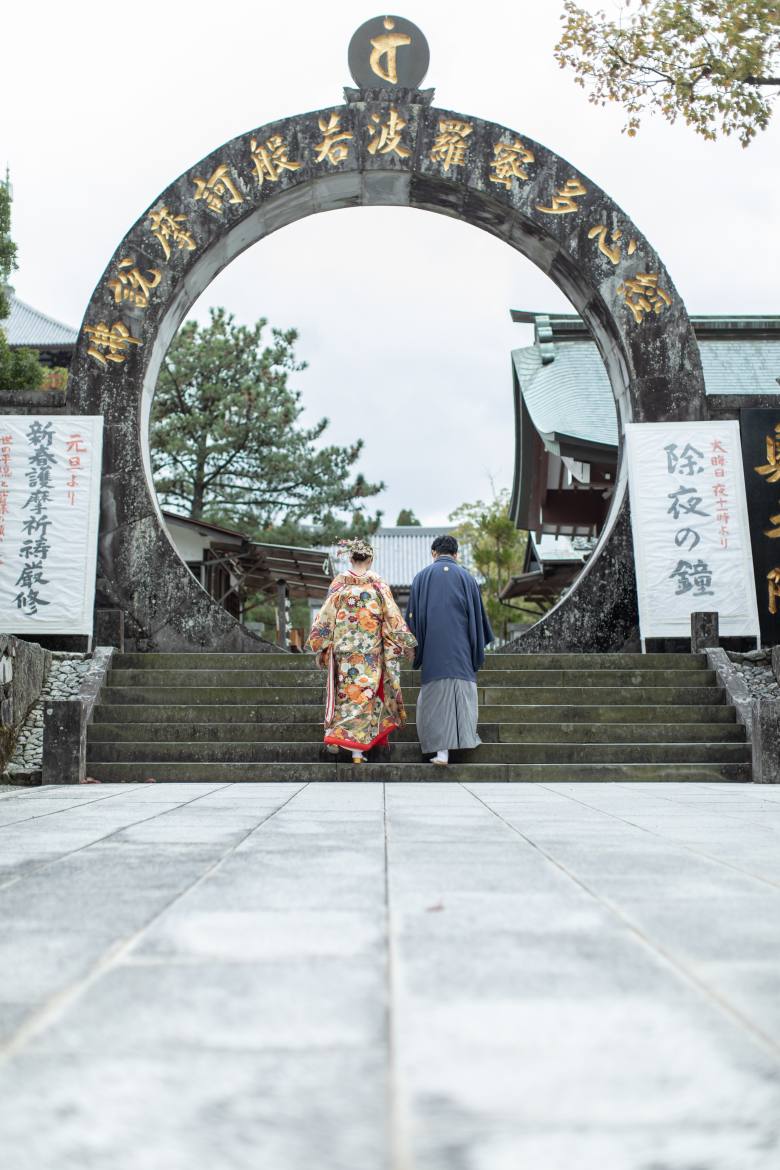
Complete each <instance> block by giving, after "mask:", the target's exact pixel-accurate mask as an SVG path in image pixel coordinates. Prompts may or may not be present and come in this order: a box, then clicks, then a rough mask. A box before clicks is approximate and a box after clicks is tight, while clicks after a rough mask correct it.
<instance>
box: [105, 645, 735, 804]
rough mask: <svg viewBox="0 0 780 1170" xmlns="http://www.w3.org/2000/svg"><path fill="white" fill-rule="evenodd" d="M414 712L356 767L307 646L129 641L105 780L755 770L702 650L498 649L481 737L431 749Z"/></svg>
mask: <svg viewBox="0 0 780 1170" xmlns="http://www.w3.org/2000/svg"><path fill="white" fill-rule="evenodd" d="M403 687H404V696H405V699H406V702H407V707H408V711H409V719H410V723H409V725H407V727H406V728H404V730H403V731H402V732H400V733H397V734H396V735H395V736H394V737H393V738H392V740H391V746H390V748H389V750H388V749H378V750H377V752H376V753H375V754H376V755H377V756H378V757H379V758H378V759H376V760H371V761H370V762H369V763H368V764H365V765H362V766H359V767H356V766H355V765H353V764H352V763H351V762H350V760H349V756H348V754H347V753H342V754H341V755H340V756H339V757H338V758H337V759H334V757H333V756H331V755H329V754H327V753H326V752H325V751H324V748H323V745H322V718H323V686H322V672H321V671H320V670H318V669H317V668H316V666H315V665H314V662H313V660H312V659H311V658H310V657H309V656H308V655H305V656H304V655H294V654H263V655H257V654H209V653H199V654H123V655H119V656H117V657H116V658H115V659H114V663H113V669H112V670H111V672H110V674H109V677H108V681H107V685H106V686H105V687H104V689H103V692H102V694H101V696H100V703H99V705H98V706H97V707H96V709H95V714H94V721H93V723H92V724H91V726H90V728H89V739H88V749H87V750H88V756H87V759H88V772H89V774H90V775H91V776H93V777H94V778H95V779H97V780H103V781H106V782H108V781H114V782H118V781H137V780H146V779H149V778H154V779H156V780H160V781H163V780H191V781H203V780H207V781H212V780H213V781H228V782H229V781H245V780H251V781H258V780H268V781H284V780H290V781H296V780H297V781H301V780H464V781H478V780H493V781H497V780H509V781H512V780H515V781H520V780H524V781H545V780H548V781H567V780H702V781H713V780H750V776H751V771H750V748H749V745H748V744H747V743H746V742H745V734H744V728H743V727H742V726H741V725H739V724H738V723H737V722H736V713H735V710H734V708H733V707H731V706H727V705H726V703H725V701H724V692H723V690H722V689H721V688H720V687H719V686H718V683H717V678H716V676H715V674H714V673H713V672H712V671H710V670H708V669H707V664H706V660H705V657H704V655H690V654H645V655H642V654H534V655H530V654H529V655H519V654H491V655H489V656H488V660H487V663H486V666H485V669H484V670H482V671H481V672H480V675H479V700H480V736H481V737H482V740H483V741H484V742H483V744H482V746H481V747H479V748H477V749H476V750H474V751H470V752H460V753H453V756H452V757H451V760H452V763H451V765H450V767H449V768H448V769H444V768H434V767H433V766H432V765H431V764H428V763H424V762H422V757H421V756H420V751H419V747H418V745H417V742H416V734H415V727H414V705H415V700H416V697H417V687H418V678H417V676H416V675H415V674H414V673H412V672H411V671H409V672H406V673H405V675H404V678H403Z"/></svg>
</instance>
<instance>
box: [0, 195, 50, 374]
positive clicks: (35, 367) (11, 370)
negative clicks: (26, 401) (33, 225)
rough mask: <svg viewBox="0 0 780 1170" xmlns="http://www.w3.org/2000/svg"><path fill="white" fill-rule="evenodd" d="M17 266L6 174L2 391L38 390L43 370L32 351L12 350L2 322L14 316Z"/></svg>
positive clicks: (1, 226) (0, 207)
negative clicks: (13, 288) (11, 282)
mask: <svg viewBox="0 0 780 1170" xmlns="http://www.w3.org/2000/svg"><path fill="white" fill-rule="evenodd" d="M16 267H17V265H16V244H15V243H14V242H13V240H12V239H11V184H10V182H9V180H8V174H7V172H6V178H5V182H4V183H3V182H0V390H37V389H38V387H39V386H40V384H41V382H42V381H43V367H42V366H41V364H40V363H39V361H38V356H37V354H36V353H34V352H33V350H31V349H11V347H10V346H9V344H8V341H7V339H6V336H5V333H4V332H3V329H2V324H1V323H2V322H3V321H4V320H5V319H6V317H7V316H8V314H9V313H10V312H11V303H10V300H9V295H8V294H9V287H10V286H9V283H8V282H9V280H10V279H11V273H12V272H13V271H14V269H15V268H16Z"/></svg>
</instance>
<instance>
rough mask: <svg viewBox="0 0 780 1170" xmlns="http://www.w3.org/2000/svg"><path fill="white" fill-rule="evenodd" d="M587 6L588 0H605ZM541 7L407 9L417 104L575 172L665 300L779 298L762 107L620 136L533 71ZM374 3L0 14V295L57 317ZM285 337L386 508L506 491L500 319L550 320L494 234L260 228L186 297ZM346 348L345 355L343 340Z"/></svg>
mask: <svg viewBox="0 0 780 1170" xmlns="http://www.w3.org/2000/svg"><path fill="white" fill-rule="evenodd" d="M601 6H602V7H606V8H607V9H610V8H611V3H610V0H602V4H601ZM560 9H561V4H560V3H559V2H558V0H544V2H543V3H540V2H539V0H485V2H484V3H482V4H480V5H477V6H472V5H457V6H456V5H455V4H454V3H451V2H450V3H444V2H442V0H415V2H414V3H412V4H410V5H408V6H407V7H405V8H403V9H401V10H400V13H399V14H400V15H403V16H406V17H407V18H409V19H410V20H413V21H414V22H415V23H416V24H418V25H419V26H420V27H421V28H422V30H423V32H424V33H425V34H426V36H427V38H428V41H429V43H430V47H431V65H430V70H429V73H428V77H427V79H426V82H425V84H426V85H431V86H435V87H436V102H437V104H440V105H442V106H445V107H449V108H453V109H456V110H458V111H460V112H462V113H464V114H472V115H474V116H476V117H481V118H485V119H488V120H492V121H496V122H500V123H503V124H505V125H507V126H509V127H511V128H513V129H516V130H517V131H519V132H520V133H521V134H523V135H527V136H528V137H530V138H533V139H536V140H537V141H539V142H542V143H544V144H545V145H547V146H548V147H550V148H551V149H552V150H555V151H557V152H558V153H559V154H561V155H563V156H564V157H566V158H568V159H570V160H571V161H572V163H573V164H575V165H576V166H577V167H578V168H580V169H581V170H582V171H584V172H585V174H587V175H590V176H591V177H592V178H593V180H594V182H596V183H598V184H599V185H600V186H601V187H602V188H604V189H605V190H606V191H607V192H608V193H609V194H610V195H611V196H612V197H613V198H614V199H615V200H616V202H617V203H618V204H620V205H621V206H622V207H623V208H624V209H625V210H626V212H627V213H628V214H629V215H630V216H631V217H632V218H633V220H634V221H635V222H636V224H637V225H638V226H639V228H640V229H641V230H642V231H643V232H644V233H645V234H646V235H647V237H648V238H649V239H650V241H651V243H652V244H653V245H654V246H655V247H656V249H657V251H658V252H659V253H660V255H661V257H662V259H663V260H664V262H665V264H666V265H667V267H668V269H669V271H670V273H671V275H672V278H673V280H674V281H675V283H676V286H677V288H678V290H679V291H680V293H681V294H682V296H683V297H684V299H685V301H686V302H687V305H688V309H689V311H691V312H693V313H697V312H698V313H702V312H704V313H729V312H733V313H748V312H766V313H776V312H778V311H780V304H779V300H778V293H777V290H778V280H779V273H780V264H779V263H778V262H779V261H780V233H778V211H780V194H778V192H779V191H780V175H779V174H778V159H779V158H780V149H779V147H780V122H776V123H775V124H774V125H773V126H772V127H771V129H770V130H769V131H768V132H766V133H764V134H762V135H761V136H760V137H759V139H758V141H757V142H756V143H755V144H754V145H753V146H751V147H750V148H749V149H748V150H743V149H742V148H741V147H740V146H739V144H738V143H737V142H736V141H723V142H719V143H715V144H712V143H705V142H703V141H701V140H700V139H698V138H697V137H695V136H694V135H693V133H692V132H690V131H688V130H686V129H685V128H684V127H682V126H678V127H670V126H668V125H667V124H666V123H665V122H661V121H659V120H653V121H649V122H647V123H646V124H645V126H644V128H643V129H642V131H641V132H640V134H639V136H638V137H637V138H635V139H628V138H626V137H625V136H624V135H621V133H620V127H621V125H622V117H621V113H620V111H619V110H615V109H610V110H600V109H595V108H594V107H592V106H590V105H589V104H588V103H587V100H586V98H585V96H584V95H583V93H582V91H581V90H579V89H578V88H577V87H576V86H574V84H573V83H572V80H571V77H570V76H569V75H568V74H566V73H563V72H561V71H560V70H559V69H558V68H557V66H556V65H555V62H554V60H553V45H554V43H555V40H556V34H557V27H558V17H559V13H560ZM375 15H377V9H376V8H375V6H374V4H373V3H360V2H355V0H346V2H345V0H342V2H341V3H339V4H334V5H325V4H322V3H321V2H319V3H315V2H314V0H297V2H295V3H288V4H268V3H258V2H257V0H254V2H252V3H249V2H247V0H231V2H230V3H228V4H224V3H216V2H215V0H209V2H203V0H187V2H186V3H184V2H183V0H134V2H133V3H132V4H128V5H110V6H107V5H106V4H105V3H104V2H100V3H98V2H97V0H72V2H70V3H67V4H63V3H61V2H57V3H53V2H52V0H43V3H37V4H31V3H27V4H13V5H9V6H7V8H6V10H4V13H3V16H2V36H3V52H2V57H3V63H2V74H0V76H2V82H3V85H2V100H1V101H0V111H1V112H0V163H4V162H5V160H7V161H8V163H9V164H10V166H11V172H12V180H13V185H14V210H13V215H14V220H13V232H14V237H15V239H16V241H17V243H18V245H19V258H20V268H19V271H18V272H17V273H16V274H15V276H14V284H15V287H16V290H17V292H18V294H19V296H20V297H21V298H22V299H23V300H26V301H28V302H30V303H31V304H33V305H35V306H36V308H39V309H41V310H42V311H43V312H45V313H48V314H50V315H52V316H54V317H56V318H59V319H60V320H62V321H65V322H67V323H68V324H72V325H74V326H77V325H79V323H80V321H81V318H82V316H83V313H84V310H85V307H86V304H87V301H88V299H89V297H90V294H91V293H92V290H93V288H94V285H95V284H96V282H97V280H98V278H99V276H100V274H101V273H102V271H103V268H104V267H105V265H106V263H107V261H108V259H109V258H110V256H111V254H112V253H113V251H114V249H115V248H116V247H117V245H118V243H119V241H120V240H121V238H122V236H123V235H124V234H125V232H126V231H127V230H128V228H129V227H130V225H131V224H132V223H133V222H134V221H135V219H136V218H137V217H138V215H139V214H140V213H141V212H142V211H143V210H144V208H145V207H146V206H147V205H148V204H149V203H151V202H152V201H153V200H154V199H155V198H156V196H157V195H158V193H159V192H160V191H162V190H163V188H165V187H166V186H167V185H168V184H169V183H170V182H171V181H172V180H173V179H174V178H176V177H177V176H178V175H179V174H180V173H181V172H182V171H184V170H185V169H187V168H189V167H190V166H192V165H193V164H194V163H195V162H196V161H197V160H198V159H200V158H201V157H203V156H204V155H206V154H208V153H209V152H210V151H212V150H213V149H215V148H216V147H217V146H218V145H219V144H220V143H222V142H224V141H226V140H228V139H230V138H232V137H234V136H235V135H236V134H238V133H240V132H243V131H245V130H249V129H252V128H254V127H256V126H258V125H261V124H263V123H265V122H268V121H271V120H273V119H275V118H279V117H284V116H288V115H292V114H297V113H302V112H304V111H306V110H310V109H318V108H320V107H322V106H326V105H329V104H332V103H337V102H339V101H340V100H341V93H342V88H343V86H344V85H345V84H351V79H350V77H349V72H348V69H347V63H346V53H347V45H348V43H349V39H350V36H351V35H352V33H353V31H354V30H355V29H356V28H357V27H358V25H360V24H361V23H362V22H363V21H364V20H366V19H368V18H369V17H372V16H375ZM211 305H225V306H226V307H227V308H228V309H230V310H231V311H233V312H234V313H235V314H236V316H237V317H238V318H239V320H241V321H245V322H250V321H253V320H254V319H256V318H257V317H260V316H265V317H267V318H268V319H269V321H270V322H271V323H273V324H275V325H279V326H289V325H295V326H296V327H297V328H298V329H299V330H300V335H301V336H300V342H299V353H300V356H301V357H303V358H305V359H306V360H307V361H308V362H309V369H308V370H307V371H305V372H304V373H303V374H301V375H300V376H299V382H298V385H299V387H300V389H301V390H302V392H303V395H304V400H305V403H306V408H307V414H308V415H309V416H310V417H311V418H312V419H313V418H319V417H320V416H321V415H327V416H328V417H329V418H330V419H331V427H330V430H329V432H328V434H329V436H330V440H331V441H335V442H340V443H348V442H351V441H352V440H353V439H354V438H356V437H357V436H362V437H363V438H364V439H365V441H366V445H365V453H364V457H363V460H362V470H363V471H364V472H365V474H366V476H367V477H369V478H371V479H383V480H385V481H386V483H387V485H388V487H387V491H386V492H384V493H383V494H382V496H381V497H378V501H377V503H378V506H380V507H381V508H383V510H384V512H385V521H386V522H387V523H393V522H394V521H395V517H396V514H397V512H398V510H399V508H401V507H405V506H408V507H412V508H414V509H415V511H416V512H417V515H418V516H419V517H420V518H421V519H422V520H423V521H425V522H428V523H431V524H437V523H442V522H444V521H445V520H446V518H447V515H448V513H449V512H450V511H452V510H453V509H454V508H455V507H457V506H458V505H459V504H460V503H461V502H463V501H464V500H473V499H476V498H478V497H482V498H485V497H486V496H489V494H490V490H491V487H490V483H491V478H492V480H493V482H494V483H495V485H496V487H501V486H510V484H511V472H512V461H513V442H512V397H511V376H510V358H509V353H510V350H511V349H512V348H513V347H515V346H517V345H522V344H527V343H528V340H529V335H530V330H529V329H528V328H527V327H521V326H516V325H512V324H511V322H510V321H509V309H510V308H523V309H536V310H566V309H568V307H569V306H568V304H567V302H566V301H565V299H564V297H563V296H562V294H561V293H560V292H559V291H558V289H557V288H556V287H555V286H554V285H552V284H551V283H550V282H549V281H548V280H547V279H546V278H545V277H544V276H542V275H541V273H539V272H538V271H537V270H536V268H535V267H534V266H533V265H532V264H531V263H530V262H529V261H527V260H525V259H524V258H523V257H521V256H520V255H518V254H517V253H516V252H514V251H513V250H512V249H510V248H509V247H507V246H506V245H504V244H502V243H500V242H499V241H497V240H495V239H493V238H492V237H490V236H488V235H486V234H484V233H482V232H480V231H478V230H477V229H475V228H472V227H469V226H467V225H464V224H461V223H458V222H456V221H453V220H449V219H446V218H444V217H441V216H438V215H435V214H431V213H429V212H421V211H412V210H410V209H402V208H396V209H390V208H356V209H350V210H345V211H337V212H331V213H328V214H325V215H318V216H314V217H312V218H310V219H307V220H303V221H301V222H299V223H297V224H293V225H292V226H290V227H287V228H285V229H283V230H282V231H280V232H277V233H276V234H275V235H272V236H270V237H269V238H268V239H267V240H264V241H261V242H260V243H259V244H257V245H255V247H253V248H251V249H250V250H249V251H248V252H246V253H244V254H243V256H241V257H240V258H239V259H238V260H236V261H235V262H234V263H233V264H232V265H231V266H230V267H229V268H228V269H227V270H226V271H225V272H224V273H222V274H221V276H219V277H218V278H217V279H216V280H215V281H214V283H213V284H212V285H211V286H210V287H209V288H208V289H207V290H206V292H205V293H204V294H203V296H202V297H201V299H200V301H199V302H198V303H197V305H196V306H195V308H194V310H193V315H194V316H196V317H198V318H199V319H204V318H205V317H207V314H208V308H209V306H211ZM355 339H359V341H360V342H361V344H359V345H355Z"/></svg>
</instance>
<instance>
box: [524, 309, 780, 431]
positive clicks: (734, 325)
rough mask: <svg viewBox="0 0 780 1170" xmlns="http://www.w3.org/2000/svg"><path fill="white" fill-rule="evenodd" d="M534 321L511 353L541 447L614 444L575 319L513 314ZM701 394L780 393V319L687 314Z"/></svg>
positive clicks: (603, 375) (607, 409)
mask: <svg viewBox="0 0 780 1170" xmlns="http://www.w3.org/2000/svg"><path fill="white" fill-rule="evenodd" d="M512 316H513V319H514V320H517V321H524V322H526V323H533V324H534V326H535V338H534V344H533V345H530V346H525V347H523V348H522V349H516V350H513V351H512V362H513V366H514V369H515V373H516V375H517V380H518V382H519V385H520V388H521V391H522V395H523V399H524V401H525V404H526V406H527V408H528V412H529V414H530V416H531V419H532V421H533V424H534V426H535V428H536V430H537V431H538V432H539V434H540V435H541V436H542V438H543V439H544V440H545V443H546V444H547V443H548V442H549V443H552V445H553V446H554V447H555V446H557V436H559V435H566V436H570V437H572V438H575V439H580V440H584V441H585V442H586V443H596V444H600V445H606V446H610V447H616V446H617V442H618V433H617V417H616V413H615V404H614V399H613V396H612V389H611V387H610V384H609V379H608V377H607V372H606V369H605V367H604V363H603V361H602V360H601V357H600V355H599V352H598V350H597V348H596V343H595V342H594V341H593V339H592V338H591V336H590V334H589V332H588V330H587V327H586V326H585V324H584V322H583V321H582V320H581V318H580V317H578V316H577V315H576V314H573V313H572V314H563V313H562V314H558V315H554V314H549V315H546V314H541V313H533V314H532V313H517V312H515V313H513V314H512ZM691 323H692V325H693V328H694V332H695V334H696V338H697V340H698V342H699V349H700V351H701V360H702V366H703V369H704V383H705V390H706V393H707V395H708V396H712V395H732V394H740V395H772V396H780V384H778V378H779V377H780V317H768V316H763V317H762V316H742V317H726V316H723V317H721V316H700V317H691Z"/></svg>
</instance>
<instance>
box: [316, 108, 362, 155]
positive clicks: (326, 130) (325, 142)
mask: <svg viewBox="0 0 780 1170" xmlns="http://www.w3.org/2000/svg"><path fill="white" fill-rule="evenodd" d="M317 121H318V123H319V127H320V130H321V131H322V142H318V143H317V144H316V146H315V147H314V149H315V150H316V151H317V156H316V158H315V160H314V161H315V162H318V163H320V162H326V161H327V162H329V163H331V164H332V165H333V166H334V167H335V166H337V165H338V164H339V163H340V162H343V161H344V159H345V158H346V157H347V155H348V154H349V147H348V146H347V145H346V144H347V142H348V141H349V140H350V139H351V138H352V137H353V135H352V131H351V130H342V129H341V115H340V114H336V113H335V112H334V113H332V114H331V115H330V117H329V118H327V119H326V118H318V119H317Z"/></svg>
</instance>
